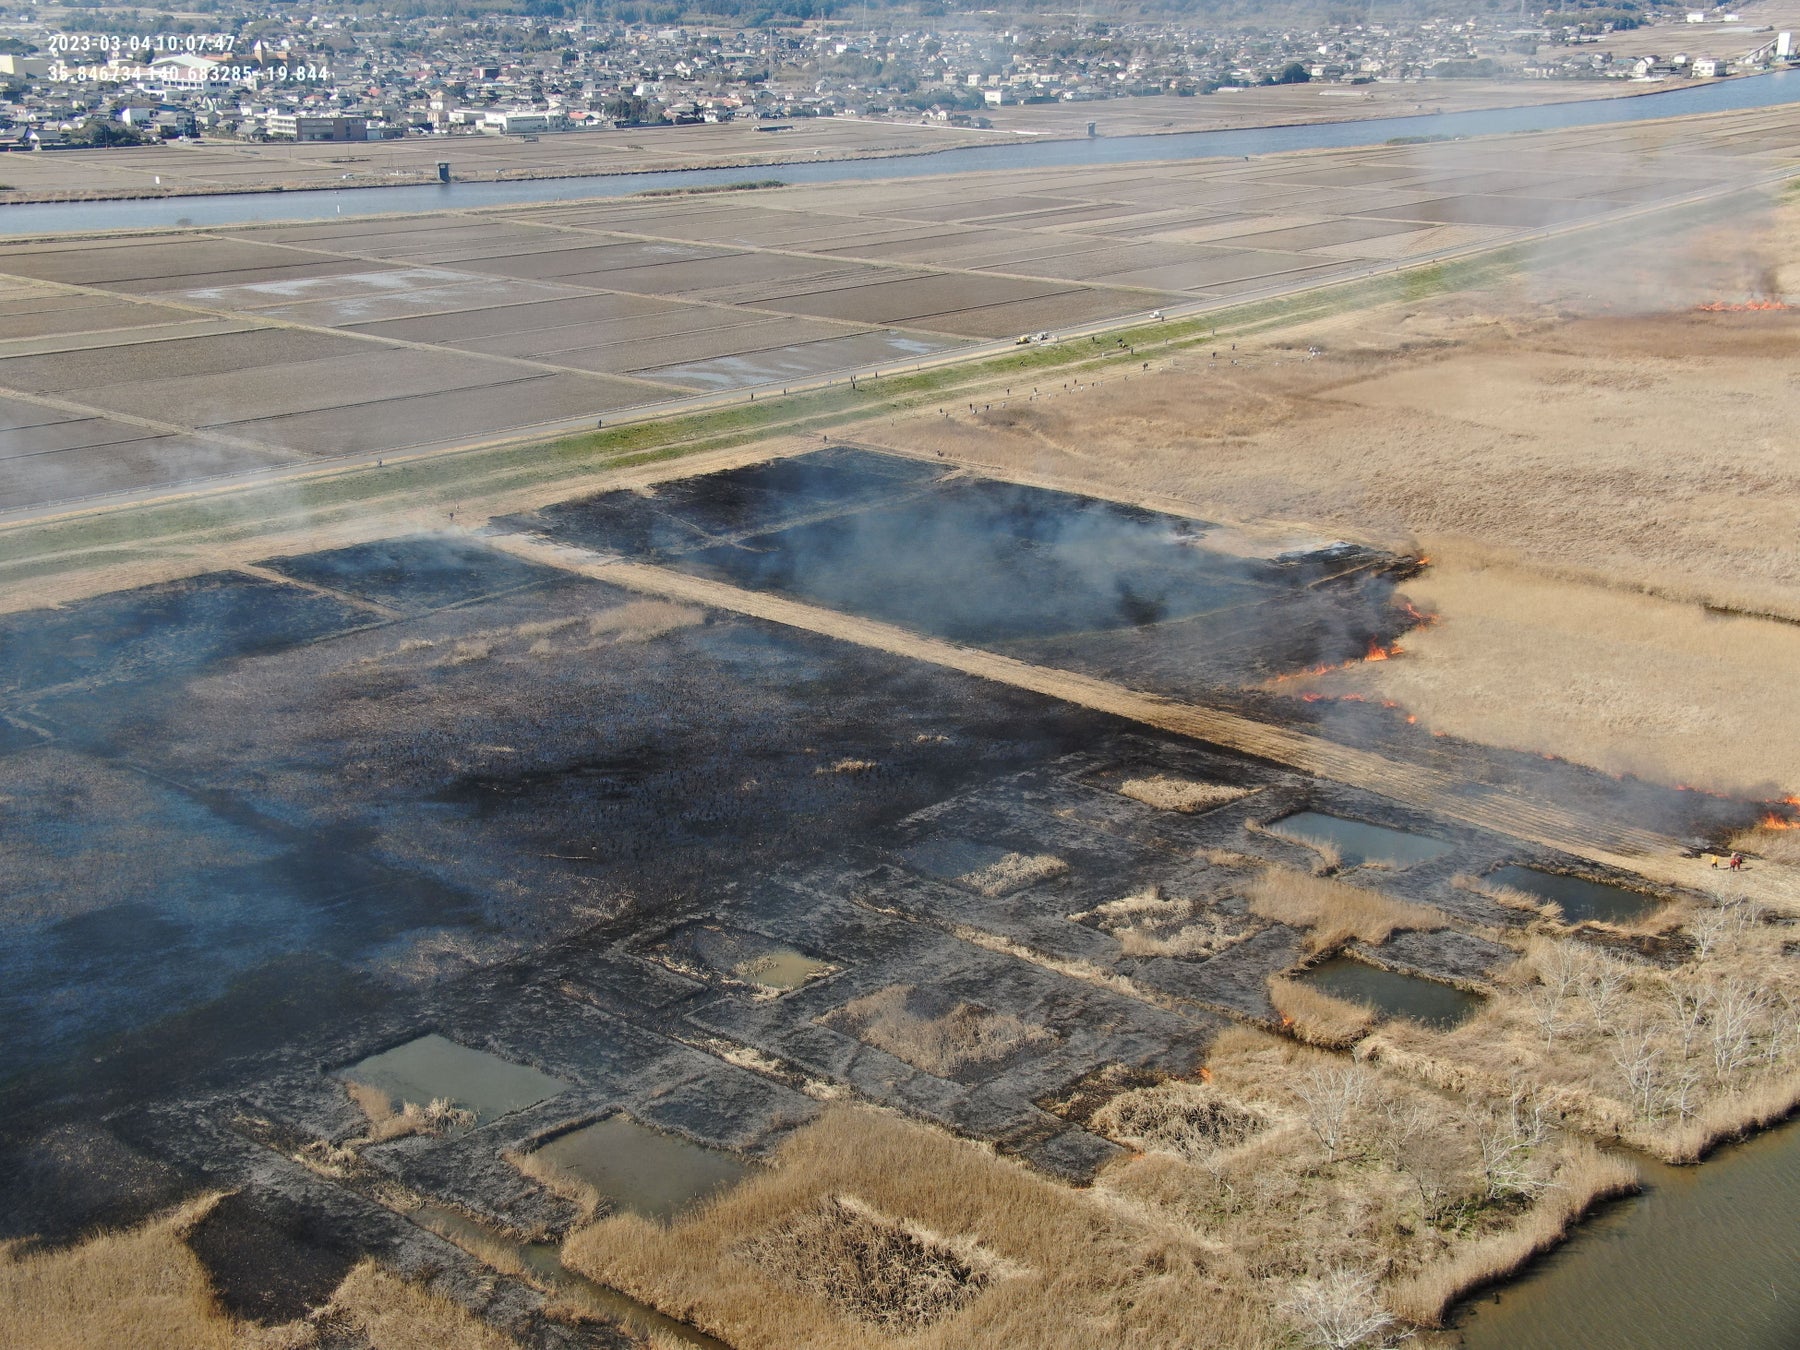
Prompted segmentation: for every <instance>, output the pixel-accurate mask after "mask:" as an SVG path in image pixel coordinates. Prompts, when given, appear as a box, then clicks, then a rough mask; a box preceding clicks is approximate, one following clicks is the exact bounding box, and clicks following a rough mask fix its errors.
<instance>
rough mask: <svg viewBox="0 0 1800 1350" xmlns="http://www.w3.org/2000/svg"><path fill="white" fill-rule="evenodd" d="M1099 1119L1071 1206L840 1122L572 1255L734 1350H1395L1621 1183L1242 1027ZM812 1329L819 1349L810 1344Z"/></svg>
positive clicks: (897, 1136)
mask: <svg viewBox="0 0 1800 1350" xmlns="http://www.w3.org/2000/svg"><path fill="white" fill-rule="evenodd" d="M1115 1087H1119V1088H1120V1089H1121V1090H1118V1091H1115V1092H1114V1093H1113V1095H1112V1096H1111V1097H1110V1098H1109V1099H1108V1100H1106V1101H1104V1102H1101V1103H1100V1104H1099V1105H1098V1106H1097V1107H1095V1108H1093V1109H1091V1110H1085V1111H1084V1123H1086V1124H1087V1125H1088V1126H1089V1128H1091V1129H1095V1130H1097V1131H1100V1132H1102V1133H1105V1134H1108V1135H1110V1136H1112V1137H1113V1138H1114V1139H1116V1140H1117V1141H1119V1142H1120V1143H1121V1144H1122V1145H1124V1146H1125V1147H1126V1149H1127V1152H1126V1153H1125V1154H1124V1156H1123V1157H1122V1158H1121V1159H1120V1160H1118V1161H1116V1162H1115V1163H1113V1164H1112V1165H1110V1166H1109V1167H1107V1168H1105V1169H1104V1170H1103V1171H1102V1173H1101V1175H1100V1177H1099V1179H1098V1181H1097V1183H1096V1184H1095V1185H1094V1186H1093V1187H1091V1188H1087V1189H1077V1188H1073V1187H1070V1186H1067V1185H1064V1184H1062V1183H1059V1182H1056V1181H1053V1180H1050V1179H1048V1178H1045V1177H1043V1176H1042V1175H1040V1174H1038V1173H1035V1172H1033V1171H1031V1170H1029V1169H1027V1168H1026V1167H1024V1166H1022V1165H1020V1164H1018V1163H1015V1162H1012V1161H1010V1160H1007V1159H1004V1158H1001V1157H999V1156H997V1155H995V1154H994V1153H993V1152H991V1151H990V1150H988V1149H987V1148H985V1147H982V1146H979V1145H976V1144H973V1143H970V1142H967V1141H963V1140H959V1139H954V1138H951V1137H949V1136H947V1135H945V1134H944V1133H943V1132H941V1131H938V1130H934V1129H930V1128H928V1127H925V1126H922V1125H917V1124H913V1123H910V1122H906V1121H903V1120H901V1119H898V1118H896V1117H894V1116H892V1115H889V1114H886V1113H883V1112H878V1111H875V1110H872V1109H868V1108H863V1107H852V1106H836V1107H832V1108H830V1109H828V1110H827V1112H826V1113H825V1114H824V1115H823V1116H822V1117H820V1118H819V1119H818V1120H817V1121H816V1122H814V1123H813V1124H811V1125H808V1126H806V1127H804V1128H802V1129H801V1130H799V1131H798V1132H796V1133H795V1134H794V1135H793V1136H791V1137H790V1139H789V1141H788V1142H787V1144H786V1145H785V1146H784V1147H783V1149H782V1151H781V1154H780V1156H779V1158H778V1159H777V1162H776V1166H775V1167H774V1168H772V1169H771V1170H770V1171H768V1172H767V1173H765V1174H761V1175H759V1176H757V1177H755V1178H753V1179H751V1180H749V1181H747V1182H745V1183H743V1184H742V1185H741V1186H740V1187H738V1188H737V1189H736V1190H734V1191H732V1192H728V1193H726V1194H724V1195H722V1196H720V1197H718V1198H716V1199H715V1200H713V1201H712V1202H710V1203H709V1204H707V1205H706V1206H704V1207H703V1208H701V1209H699V1210H698V1211H695V1212H693V1213H691V1214H689V1215H688V1216H686V1217H684V1218H682V1219H680V1220H678V1221H677V1222H676V1223H674V1224H673V1225H671V1226H668V1227H664V1226H661V1225H658V1224H656V1223H654V1222H651V1221H648V1220H645V1219H641V1218H638V1217H636V1216H632V1215H620V1216H615V1217H611V1218H607V1219H605V1220H603V1221H601V1222H599V1223H596V1224H593V1225H591V1226H590V1227H588V1228H585V1229H583V1230H581V1231H579V1232H578V1233H576V1234H575V1235H574V1236H573V1237H572V1238H571V1239H570V1241H569V1242H568V1244H567V1245H566V1247H565V1252H564V1259H565V1261H567V1262H568V1263H569V1264H570V1265H571V1266H572V1267H574V1268H576V1269H579V1270H581V1271H583V1272H584V1273H586V1274H588V1275H590V1276H592V1277H593V1278H595V1279H598V1280H601V1281H604V1282H606V1283H610V1284H613V1285H616V1286H617V1287H620V1288H623V1289H625V1290H627V1291H628V1292H630V1293H632V1294H633V1295H634V1296H636V1297H638V1298H641V1299H644V1300H645V1301H647V1302H650V1303H652V1304H654V1305H656V1306H657V1307H659V1308H661V1309H662V1310H663V1311H665V1312H668V1313H670V1314H671V1315H674V1316H678V1317H681V1318H683V1319H684V1320H687V1321H690V1322H691V1323H693V1324H695V1325H697V1326H700V1327H702V1328H704V1329H706V1330H708V1331H710V1332H712V1333H713V1334H715V1335H718V1336H720V1337H721V1338H723V1339H725V1340H726V1341H728V1342H729V1343H731V1344H732V1345H734V1346H736V1347H738V1350H764V1348H765V1347H766V1348H767V1350H776V1348H777V1347H779V1348H780V1350H788V1348H789V1347H794V1346H799V1345H804V1346H807V1347H809V1348H810V1347H816V1348H817V1350H835V1348H839V1347H841V1348H843V1350H849V1348H850V1347H858V1348H859V1350H860V1348H861V1347H880V1346H886V1345H896V1346H898V1345H905V1346H907V1347H909V1350H913V1348H917V1350H926V1348H927V1347H946V1348H947V1347H952V1346H955V1347H964V1346H969V1345H1030V1346H1033V1347H1045V1348H1046V1350H1065V1348H1066V1350H1076V1348H1077V1347H1081V1348H1083V1350H1085V1348H1087V1347H1114V1346H1117V1347H1121V1348H1122V1347H1126V1346H1130V1347H1165V1346H1166V1347H1170V1348H1171V1350H1174V1348H1175V1347H1191V1346H1192V1345H1194V1344H1195V1343H1196V1342H1195V1337H1196V1335H1197V1334H1200V1333H1203V1334H1204V1338H1205V1344H1207V1345H1209V1346H1219V1347H1227V1348H1230V1347H1242V1348H1243V1350H1250V1348H1251V1347H1257V1348H1258V1350H1261V1348H1263V1347H1271V1346H1282V1345H1303V1344H1325V1343H1327V1342H1326V1340H1324V1339H1322V1338H1323V1337H1325V1336H1326V1335H1327V1329H1328V1328H1330V1327H1335V1326H1341V1325H1342V1324H1344V1322H1345V1321H1346V1319H1348V1320H1349V1321H1352V1322H1357V1323H1359V1324H1361V1325H1363V1326H1365V1327H1366V1329H1367V1332H1368V1334H1367V1336H1366V1337H1365V1338H1364V1340H1363V1341H1359V1342H1357V1343H1368V1344H1379V1343H1382V1342H1383V1341H1384V1340H1386V1339H1387V1338H1388V1337H1389V1335H1390V1333H1398V1332H1400V1331H1401V1330H1403V1327H1402V1323H1401V1320H1400V1319H1402V1318H1405V1319H1407V1320H1409V1321H1412V1322H1415V1323H1420V1324H1432V1323H1434V1322H1435V1321H1436V1320H1437V1319H1438V1318H1439V1316H1440V1315H1441V1313H1442V1310H1443V1308H1444V1306H1446V1304H1447V1303H1448V1302H1449V1301H1450V1300H1451V1299H1453V1298H1454V1297H1455V1295H1456V1293H1457V1292H1458V1291H1459V1290H1462V1289H1465V1288H1468V1287H1472V1286H1473V1285H1475V1284H1479V1283H1482V1282H1484V1281H1487V1280H1491V1279H1493V1278H1495V1277H1497V1276H1499V1275H1502V1274H1504V1273H1506V1271H1508V1270H1510V1269H1511V1268H1512V1266H1513V1265H1515V1264H1516V1263H1517V1262H1518V1261H1519V1260H1521V1259H1523V1257H1524V1255H1526V1254H1528V1253H1529V1252H1531V1251H1534V1250H1537V1249H1539V1248H1540V1247H1542V1246H1543V1245H1545V1244H1546V1243H1548V1242H1550V1241H1553V1240H1554V1238H1555V1237H1556V1236H1557V1235H1559V1234H1560V1233H1561V1232H1562V1231H1563V1230H1564V1229H1566V1227H1567V1226H1568V1225H1569V1224H1570V1223H1571V1222H1573V1221H1574V1219H1575V1218H1576V1217H1577V1216H1579V1214H1580V1213H1581V1212H1582V1211H1583V1210H1584V1209H1585V1208H1586V1207H1587V1206H1588V1205H1589V1204H1591V1203H1592V1201H1593V1200H1594V1199H1595V1198H1597V1197H1598V1196H1601V1195H1604V1194H1611V1193H1614V1192H1616V1191H1618V1190H1621V1189H1629V1188H1630V1187H1632V1186H1633V1185H1635V1178H1634V1176H1633V1174H1632V1172H1631V1169H1630V1168H1629V1167H1627V1166H1625V1165H1623V1164H1619V1163H1615V1162H1612V1161H1609V1160H1606V1159H1604V1158H1602V1157H1601V1156H1600V1155H1598V1154H1597V1153H1596V1152H1595V1150H1594V1149H1593V1147H1592V1146H1591V1145H1590V1144H1588V1143H1586V1142H1585V1141H1583V1140H1581V1139H1578V1138H1575V1137H1573V1136H1570V1135H1568V1134H1566V1133H1564V1132H1562V1131H1560V1130H1558V1129H1556V1128H1555V1127H1554V1126H1553V1125H1552V1124H1551V1123H1550V1122H1549V1121H1548V1118H1547V1117H1546V1116H1545V1115H1544V1114H1543V1113H1542V1112H1539V1111H1535V1110H1533V1109H1532V1108H1531V1107H1530V1106H1529V1105H1528V1104H1524V1103H1517V1102H1508V1103H1505V1104H1500V1105H1495V1104H1481V1105H1478V1106H1469V1105H1467V1104H1463V1103H1457V1102H1454V1101H1450V1100H1447V1099H1445V1098H1444V1097H1442V1096H1441V1095H1440V1094H1438V1093H1435V1092H1432V1091H1429V1090H1425V1089H1422V1088H1420V1087H1417V1086H1414V1085H1412V1084H1411V1083H1409V1082H1408V1081H1407V1080H1405V1079H1402V1078H1396V1077H1394V1076H1392V1075H1388V1074H1385V1073H1381V1072H1380V1071H1378V1070H1375V1069H1373V1068H1370V1067H1368V1066H1366V1065H1362V1064H1357V1063H1354V1062H1350V1061H1345V1060H1343V1059H1342V1058H1340V1057H1337V1056H1332V1055H1327V1054H1324V1053H1322V1052H1320V1051H1316V1050H1311V1049H1308V1048H1306V1047H1303V1046H1299V1045H1296V1044H1294V1043H1293V1042H1291V1041H1288V1040H1285V1039H1283V1038H1279V1037H1274V1036H1270V1035H1267V1034H1264V1033H1260V1032H1255V1031H1251V1030H1248V1029H1243V1028H1239V1029H1234V1030H1231V1031H1228V1032H1226V1033H1224V1034H1223V1035H1222V1036H1221V1037H1220V1038H1219V1040H1218V1042H1217V1043H1216V1044H1215V1045H1214V1046H1213V1047H1212V1050H1211V1053H1210V1055H1209V1060H1208V1066H1207V1071H1206V1074H1205V1075H1204V1076H1203V1079H1202V1080H1195V1081H1188V1080H1168V1081H1162V1082H1155V1083H1150V1084H1139V1085H1137V1086H1131V1085H1128V1084H1115ZM800 1329H804V1330H800Z"/></svg>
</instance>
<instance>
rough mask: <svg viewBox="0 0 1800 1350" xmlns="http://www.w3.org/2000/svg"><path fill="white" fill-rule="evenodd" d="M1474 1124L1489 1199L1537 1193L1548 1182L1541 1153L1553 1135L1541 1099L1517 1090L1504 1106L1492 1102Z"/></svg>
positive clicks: (1482, 1173)
mask: <svg viewBox="0 0 1800 1350" xmlns="http://www.w3.org/2000/svg"><path fill="white" fill-rule="evenodd" d="M1475 1127H1476V1130H1475V1133H1476V1140H1477V1144H1478V1146H1479V1148H1480V1150H1481V1177H1482V1181H1483V1183H1484V1184H1485V1185H1486V1188H1487V1198H1488V1199H1489V1200H1504V1199H1507V1198H1508V1197H1510V1196H1515V1195H1535V1194H1537V1193H1538V1192H1539V1191H1541V1190H1543V1189H1544V1188H1545V1187H1546V1186H1548V1185H1549V1180H1548V1178H1547V1177H1545V1176H1544V1174H1543V1167H1542V1163H1541V1161H1540V1159H1539V1157H1538V1153H1539V1150H1541V1149H1542V1148H1543V1146H1544V1144H1545V1143H1546V1142H1548V1140H1549V1138H1550V1117H1549V1113H1548V1112H1546V1111H1545V1110H1544V1107H1543V1104H1542V1103H1541V1102H1535V1101H1527V1100H1526V1097H1525V1094H1524V1093H1523V1092H1517V1091H1515V1092H1514V1093H1513V1095H1512V1099H1511V1100H1510V1101H1509V1102H1507V1104H1506V1105H1505V1106H1490V1107H1488V1109H1487V1110H1486V1111H1485V1112H1483V1113H1482V1114H1481V1115H1479V1116H1478V1117H1477V1118H1476V1120H1475Z"/></svg>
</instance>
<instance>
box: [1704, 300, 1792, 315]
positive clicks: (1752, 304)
mask: <svg viewBox="0 0 1800 1350" xmlns="http://www.w3.org/2000/svg"><path fill="white" fill-rule="evenodd" d="M1694 308H1695V309H1697V310H1699V311H1700V313H1702V314H1756V313H1761V312H1763V311H1765V310H1782V309H1791V308H1793V306H1791V305H1789V304H1788V303H1787V302H1786V301H1785V300H1746V301H1744V303H1742V304H1740V305H1733V304H1727V303H1726V302H1725V301H1723V300H1714V301H1713V302H1712V303H1711V304H1708V305H1695V306H1694Z"/></svg>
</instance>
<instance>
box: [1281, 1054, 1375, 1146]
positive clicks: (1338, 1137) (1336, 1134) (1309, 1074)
mask: <svg viewBox="0 0 1800 1350" xmlns="http://www.w3.org/2000/svg"><path fill="white" fill-rule="evenodd" d="M1368 1091H1369V1072H1368V1070H1367V1069H1365V1068H1363V1067H1362V1066H1361V1065H1360V1064H1350V1065H1346V1066H1344V1067H1341V1068H1340V1067H1338V1066H1336V1065H1332V1066H1330V1067H1328V1068H1315V1069H1308V1070H1307V1071H1306V1073H1304V1074H1303V1075H1301V1078H1300V1081H1299V1083H1297V1084H1296V1085H1295V1087H1294V1095H1295V1096H1296V1097H1298V1098H1299V1099H1300V1100H1301V1102H1302V1103H1304V1104H1305V1106H1306V1125H1307V1128H1308V1129H1310V1130H1311V1131H1312V1132H1313V1134H1315V1135H1316V1136H1318V1140H1319V1142H1320V1143H1321V1144H1323V1145H1324V1146H1325V1152H1326V1153H1328V1154H1329V1155H1330V1156H1331V1157H1333V1158H1336V1157H1337V1156H1338V1151H1339V1150H1340V1149H1341V1148H1342V1147H1343V1145H1344V1139H1345V1135H1346V1134H1347V1133H1348V1131H1349V1125H1350V1121H1351V1117H1352V1116H1354V1115H1355V1113H1356V1110H1357V1108H1358V1107H1359V1106H1361V1105H1362V1103H1363V1099H1364V1098H1365V1097H1366V1096H1368Z"/></svg>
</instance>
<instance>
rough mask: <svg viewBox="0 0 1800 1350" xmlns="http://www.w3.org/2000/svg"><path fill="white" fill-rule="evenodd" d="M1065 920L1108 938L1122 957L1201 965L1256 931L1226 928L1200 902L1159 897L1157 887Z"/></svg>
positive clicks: (1226, 920)
mask: <svg viewBox="0 0 1800 1350" xmlns="http://www.w3.org/2000/svg"><path fill="white" fill-rule="evenodd" d="M1069 917H1070V918H1071V919H1073V920H1074V921H1075V922H1077V923H1092V924H1093V925H1094V926H1095V927H1097V928H1099V929H1100V931H1101V932H1103V933H1110V934H1112V936H1113V937H1115V938H1116V939H1118V943H1119V950H1120V951H1122V952H1123V953H1124V954H1125V955H1126V956H1176V957H1187V958H1201V959H1203V958H1207V957H1213V956H1217V955H1218V954H1219V953H1220V952H1222V951H1224V950H1225V949H1226V948H1228V947H1232V946H1235V945H1236V944H1238V943H1240V942H1242V941H1243V940H1244V939H1245V938H1248V937H1250V936H1251V935H1252V934H1253V933H1254V932H1256V931H1257V930H1256V928H1255V927H1254V926H1253V925H1245V924H1240V923H1234V922H1232V921H1231V920H1230V919H1229V918H1228V917H1227V916H1226V915H1224V914H1222V913H1220V912H1219V911H1217V910H1213V909H1210V908H1208V907H1207V906H1206V905H1205V904H1204V902H1202V901H1200V900H1197V899H1193V898H1191V897H1183V896H1167V895H1164V894H1163V892H1162V888H1161V887H1159V886H1149V887H1146V888H1145V889H1143V890H1141V891H1138V892H1135V893H1134V894H1131V895H1127V896H1123V897H1121V898H1120V899H1117V900H1108V901H1107V902H1106V903H1105V904H1102V905H1096V906H1094V908H1093V909H1090V910H1086V911H1084V912H1082V913H1080V914H1071V915H1070V916H1069Z"/></svg>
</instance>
